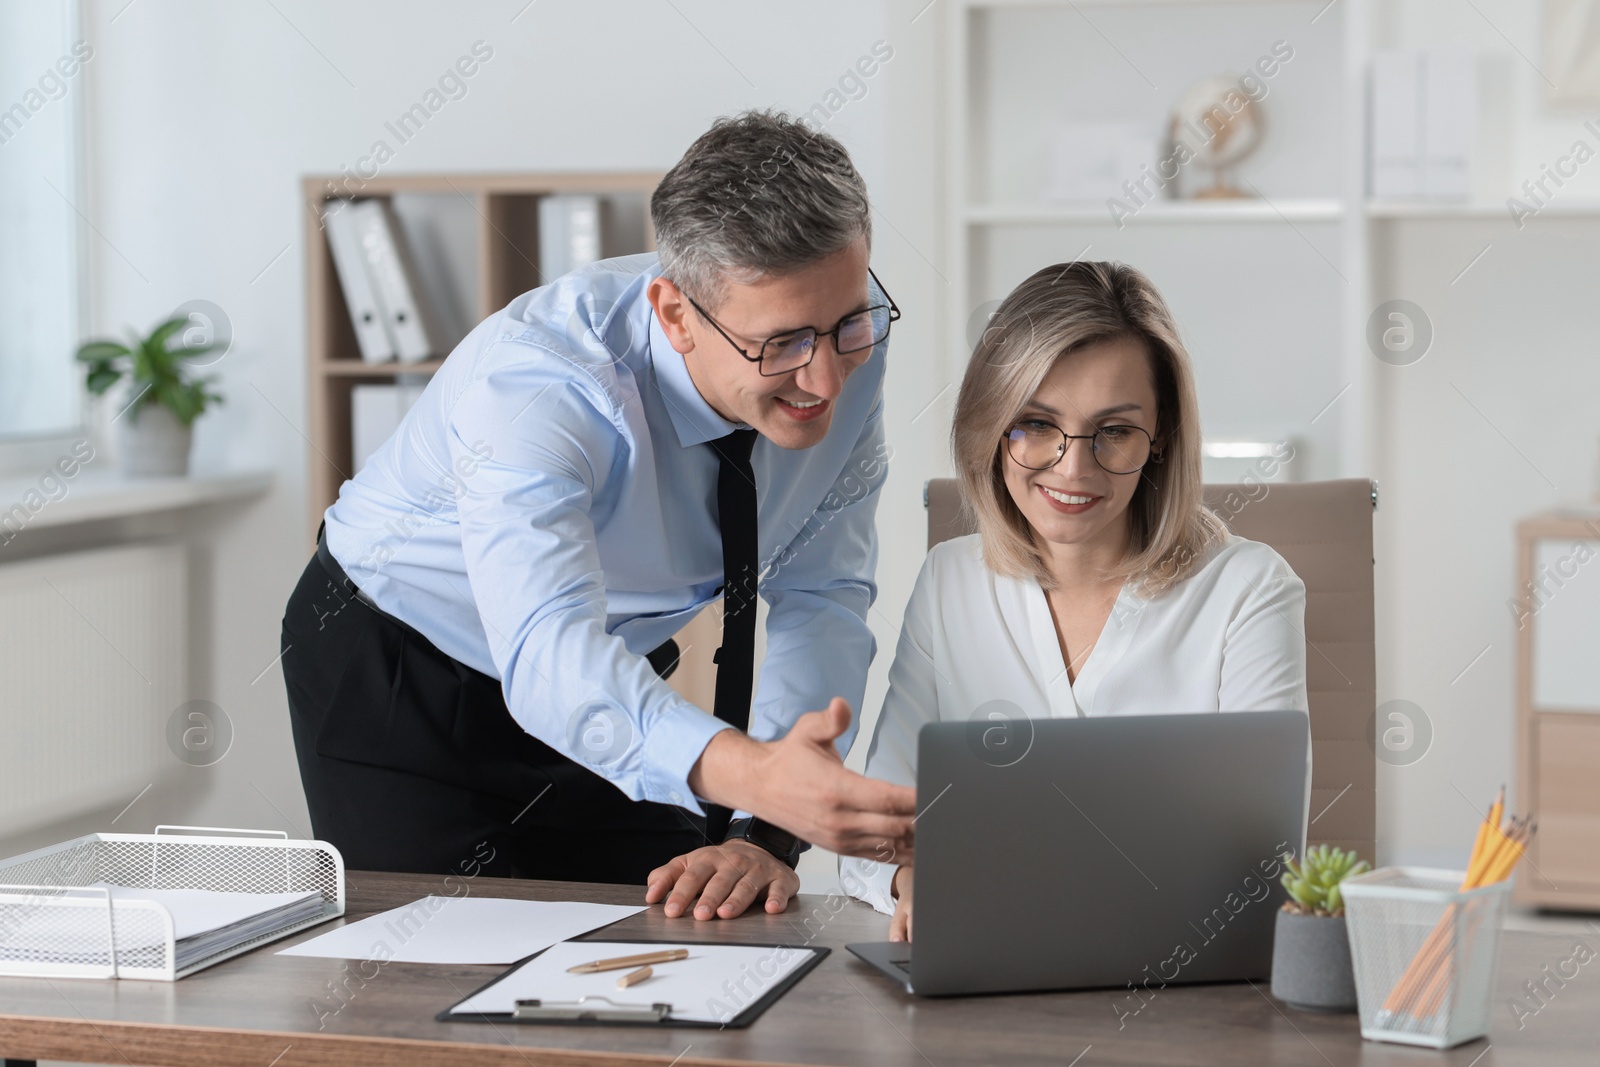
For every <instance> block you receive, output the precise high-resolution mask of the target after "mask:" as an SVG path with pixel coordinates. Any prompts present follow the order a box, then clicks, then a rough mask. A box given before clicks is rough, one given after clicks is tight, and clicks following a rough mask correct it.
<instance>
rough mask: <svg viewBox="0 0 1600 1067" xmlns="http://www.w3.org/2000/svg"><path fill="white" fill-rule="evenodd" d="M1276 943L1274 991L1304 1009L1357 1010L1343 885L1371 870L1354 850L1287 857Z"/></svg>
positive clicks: (1321, 849)
mask: <svg viewBox="0 0 1600 1067" xmlns="http://www.w3.org/2000/svg"><path fill="white" fill-rule="evenodd" d="M1285 866H1286V867H1288V870H1287V871H1285V872H1284V875H1283V887H1284V888H1285V889H1287V890H1288V891H1289V898H1290V899H1289V900H1287V901H1285V902H1284V905H1283V907H1282V908H1281V909H1279V911H1278V920H1277V928H1276V931H1275V934H1274V940H1273V943H1272V995H1273V996H1275V997H1277V998H1278V999H1279V1000H1282V1001H1286V1002H1287V1003H1288V1004H1289V1006H1290V1007H1294V1008H1301V1009H1303V1010H1306V1011H1355V1010H1356V980H1355V972H1354V971H1353V970H1352V969H1351V967H1350V939H1349V937H1348V935H1347V934H1346V933H1345V925H1344V898H1343V896H1342V895H1341V893H1340V890H1339V884H1340V883H1341V882H1343V881H1344V880H1345V879H1346V878H1353V877H1355V876H1356V875H1358V874H1363V873H1365V872H1366V871H1369V870H1371V869H1372V864H1370V863H1368V862H1367V861H1366V860H1357V859H1356V854H1355V851H1354V850H1351V851H1348V852H1346V851H1344V850H1343V849H1337V848H1329V847H1328V846H1327V845H1317V846H1315V847H1314V848H1309V849H1307V850H1306V854H1305V858H1304V859H1302V860H1301V861H1300V862H1299V863H1295V861H1294V860H1292V859H1291V860H1288V861H1287V862H1286V864H1285Z"/></svg>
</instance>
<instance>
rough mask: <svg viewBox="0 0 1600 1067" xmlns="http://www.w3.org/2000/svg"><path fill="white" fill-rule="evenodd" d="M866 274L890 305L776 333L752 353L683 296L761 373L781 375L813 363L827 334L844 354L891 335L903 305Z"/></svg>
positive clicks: (871, 344) (836, 348)
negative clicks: (822, 326) (822, 325)
mask: <svg viewBox="0 0 1600 1067" xmlns="http://www.w3.org/2000/svg"><path fill="white" fill-rule="evenodd" d="M867 273H868V274H869V275H871V276H872V280H873V281H875V282H878V288H879V289H880V290H882V291H883V296H884V299H885V300H887V301H889V302H888V303H887V304H874V305H872V306H871V307H869V308H866V309H865V310H863V311H855V312H852V313H850V314H849V315H846V316H845V317H844V318H842V319H840V320H839V322H838V324H837V325H835V326H834V328H833V329H831V330H817V329H815V328H813V327H810V326H803V327H801V328H800V329H798V330H790V331H788V332H787V333H780V334H776V335H775V336H772V337H769V338H767V339H766V340H765V341H762V342H761V348H760V350H759V351H758V352H757V353H756V354H755V355H751V354H750V350H749V349H747V348H744V347H742V346H741V345H740V344H739V342H737V341H735V340H734V339H733V338H732V337H729V336H728V331H727V330H724V329H723V328H722V324H721V323H719V322H717V320H716V319H714V318H712V317H711V315H710V313H709V312H707V311H706V309H705V308H703V307H701V306H700V305H699V304H698V303H695V299H694V297H692V296H690V295H689V294H688V293H684V299H686V300H688V301H689V303H690V304H691V305H692V306H693V307H694V309H695V310H696V311H698V312H699V313H700V317H701V318H703V319H705V320H706V321H707V322H709V323H710V324H711V326H712V328H713V329H714V330H716V331H717V332H718V333H720V334H721V335H722V336H723V339H724V340H726V341H727V342H728V343H729V344H730V345H732V346H733V349H734V351H735V352H738V353H739V354H740V355H741V356H743V357H744V358H745V359H747V360H749V361H750V362H751V363H759V364H760V365H761V366H760V370H761V373H762V374H763V375H765V376H767V377H769V378H770V377H775V376H776V375H779V374H788V373H789V372H790V371H797V370H799V369H800V368H801V367H804V366H805V365H806V364H808V363H810V362H811V361H812V359H814V358H815V357H816V354H817V344H818V342H820V341H821V340H822V339H823V338H824V337H829V338H832V339H833V349H834V351H835V352H838V353H839V354H840V355H841V356H845V355H849V354H850V353H851V352H861V351H865V350H866V349H869V348H871V347H873V346H874V345H876V344H878V343H879V342H881V341H882V340H883V339H884V338H886V337H888V336H889V325H890V324H891V323H893V322H895V321H897V320H898V319H899V318H900V308H899V307H898V306H897V305H896V304H895V302H894V297H892V296H890V295H889V290H887V289H884V288H883V283H882V282H879V281H878V276H877V275H876V274H873V273H872V268H871V267H868V268H867Z"/></svg>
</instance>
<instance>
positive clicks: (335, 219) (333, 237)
mask: <svg viewBox="0 0 1600 1067" xmlns="http://www.w3.org/2000/svg"><path fill="white" fill-rule="evenodd" d="M354 206H355V205H354V204H353V203H352V202H351V201H349V200H329V201H327V202H326V203H324V204H323V205H322V228H323V230H324V232H326V233H327V235H328V250H329V251H330V252H331V253H332V254H333V269H334V272H335V273H336V274H338V275H339V288H340V289H342V290H344V302H345V307H346V308H348V309H349V312H350V324H351V325H352V326H354V327H355V332H356V344H357V345H358V346H359V347H360V349H361V359H362V361H363V362H366V363H387V362H388V361H389V360H391V359H393V358H394V356H395V347H394V338H392V337H391V336H389V324H388V322H387V317H386V315H385V314H384V310H383V308H382V306H381V305H380V304H379V303H378V298H377V295H376V294H375V293H374V291H373V287H372V278H371V276H370V274H369V273H368V271H367V258H366V254H365V252H364V251H363V250H362V248H361V236H360V234H359V233H357V232H356V225H355V221H356V220H355V216H354V215H353V214H351V209H352V208H353V207H354Z"/></svg>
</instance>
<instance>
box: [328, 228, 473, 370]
mask: <svg viewBox="0 0 1600 1067" xmlns="http://www.w3.org/2000/svg"><path fill="white" fill-rule="evenodd" d="M344 213H345V214H349V215H350V216H351V217H352V219H353V225H354V227H355V230H356V233H357V234H359V235H360V242H361V249H362V251H363V253H364V254H365V256H366V264H367V271H368V276H369V277H370V278H371V280H372V289H373V292H374V294H375V295H376V296H377V302H378V306H379V307H380V308H382V309H383V311H384V316H385V322H386V324H387V326H388V329H389V333H390V336H392V337H393V338H394V348H395V352H396V353H397V354H398V355H399V357H400V362H402V363H420V362H422V361H423V360H426V359H431V358H433V357H435V356H443V355H445V354H446V352H445V350H446V348H447V347H448V344H447V342H446V341H445V338H444V334H443V331H442V330H441V329H440V328H439V322H438V319H437V317H436V316H435V315H434V314H433V306H432V305H431V304H430V303H429V302H428V299H427V293H426V292H425V291H424V289H423V287H422V285H421V284H420V282H419V280H418V279H419V275H418V273H417V268H416V262H415V260H413V258H412V256H411V250H410V247H409V246H408V245H407V244H406V240H405V234H404V232H403V231H402V230H401V228H400V220H399V218H398V217H397V216H396V215H395V213H394V207H393V205H391V204H390V203H389V201H388V200H387V199H374V200H357V201H355V202H354V203H352V204H351V205H350V206H349V208H347V209H346V211H345V212H344Z"/></svg>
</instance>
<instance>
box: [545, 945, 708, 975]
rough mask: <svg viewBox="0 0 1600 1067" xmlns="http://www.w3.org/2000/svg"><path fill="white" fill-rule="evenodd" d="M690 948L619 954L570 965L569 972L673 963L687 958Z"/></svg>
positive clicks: (613, 969) (615, 969)
mask: <svg viewBox="0 0 1600 1067" xmlns="http://www.w3.org/2000/svg"><path fill="white" fill-rule="evenodd" d="M688 958H689V950H688V949H686V948H674V949H667V950H665V951H662V952H641V953H640V954H639V955H637V956H617V957H614V958H612V959H609V960H595V961H594V962H593V963H580V964H578V965H577V966H576V967H568V968H567V973H568V974H595V973H596V972H598V971H619V970H621V969H622V968H624V967H643V966H645V965H647V964H652V963H671V962H672V961H673V960H686V959H688Z"/></svg>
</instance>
